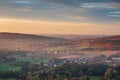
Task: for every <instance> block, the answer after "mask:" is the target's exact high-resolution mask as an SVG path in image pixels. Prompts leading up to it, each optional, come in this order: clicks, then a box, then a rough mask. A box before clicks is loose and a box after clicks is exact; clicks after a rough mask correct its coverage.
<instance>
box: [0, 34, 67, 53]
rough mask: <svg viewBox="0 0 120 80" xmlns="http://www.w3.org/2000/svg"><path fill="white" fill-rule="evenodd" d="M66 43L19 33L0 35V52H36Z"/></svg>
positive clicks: (60, 39) (55, 39)
mask: <svg viewBox="0 0 120 80" xmlns="http://www.w3.org/2000/svg"><path fill="white" fill-rule="evenodd" d="M64 41H66V40H65V39H62V38H54V37H46V36H39V35H30V34H20V33H0V49H1V50H20V51H26V50H27V51H37V50H40V49H41V48H43V47H47V46H51V45H53V44H54V43H58V44H56V45H59V43H61V42H64Z"/></svg>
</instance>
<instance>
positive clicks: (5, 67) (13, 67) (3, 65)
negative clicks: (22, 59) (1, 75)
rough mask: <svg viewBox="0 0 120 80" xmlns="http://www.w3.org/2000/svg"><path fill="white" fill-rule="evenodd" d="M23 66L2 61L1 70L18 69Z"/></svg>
mask: <svg viewBox="0 0 120 80" xmlns="http://www.w3.org/2000/svg"><path fill="white" fill-rule="evenodd" d="M20 69H21V67H19V66H10V65H9V63H1V64H0V71H18V70H20Z"/></svg>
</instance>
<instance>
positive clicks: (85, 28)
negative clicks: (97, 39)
mask: <svg viewBox="0 0 120 80" xmlns="http://www.w3.org/2000/svg"><path fill="white" fill-rule="evenodd" d="M119 5H120V0H0V32H15V33H27V34H29V33H30V34H80V35H96V34H105V35H120V6H119Z"/></svg>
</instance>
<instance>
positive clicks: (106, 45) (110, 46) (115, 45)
mask: <svg viewBox="0 0 120 80" xmlns="http://www.w3.org/2000/svg"><path fill="white" fill-rule="evenodd" d="M73 43H74V44H86V45H89V46H92V47H94V48H95V49H99V50H120V35H116V36H107V37H101V38H92V39H89V38H86V39H82V40H75V41H73Z"/></svg>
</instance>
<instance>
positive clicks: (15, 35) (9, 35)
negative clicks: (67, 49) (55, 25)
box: [0, 32, 65, 40]
mask: <svg viewBox="0 0 120 80" xmlns="http://www.w3.org/2000/svg"><path fill="white" fill-rule="evenodd" d="M0 39H40V40H65V39H63V38H55V37H47V36H40V35H34V34H22V33H9V32H1V33H0Z"/></svg>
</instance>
